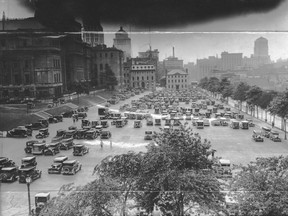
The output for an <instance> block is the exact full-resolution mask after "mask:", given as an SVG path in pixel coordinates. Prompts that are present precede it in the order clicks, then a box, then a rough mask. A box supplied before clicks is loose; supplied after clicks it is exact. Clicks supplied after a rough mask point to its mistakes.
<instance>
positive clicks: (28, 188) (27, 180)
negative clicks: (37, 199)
mask: <svg viewBox="0 0 288 216" xmlns="http://www.w3.org/2000/svg"><path fill="white" fill-rule="evenodd" d="M31 182H32V179H31V177H30V176H27V177H26V184H27V190H28V205H29V212H28V216H30V215H31V199H30V183H31Z"/></svg>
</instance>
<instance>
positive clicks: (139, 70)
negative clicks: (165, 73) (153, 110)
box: [129, 64, 156, 91]
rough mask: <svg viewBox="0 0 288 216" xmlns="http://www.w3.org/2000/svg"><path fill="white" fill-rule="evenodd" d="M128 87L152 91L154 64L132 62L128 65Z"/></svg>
mask: <svg viewBox="0 0 288 216" xmlns="http://www.w3.org/2000/svg"><path fill="white" fill-rule="evenodd" d="M129 73H130V87H131V88H142V89H149V90H151V91H154V90H155V89H156V76H155V66H154V65H149V64H132V65H131V67H130V72H129Z"/></svg>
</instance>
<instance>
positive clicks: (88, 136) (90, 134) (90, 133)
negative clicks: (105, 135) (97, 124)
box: [85, 128, 98, 140]
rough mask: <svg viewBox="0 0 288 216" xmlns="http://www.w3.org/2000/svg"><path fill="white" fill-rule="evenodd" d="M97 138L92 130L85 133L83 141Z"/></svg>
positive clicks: (95, 132)
mask: <svg viewBox="0 0 288 216" xmlns="http://www.w3.org/2000/svg"><path fill="white" fill-rule="evenodd" d="M97 136H98V134H97V131H96V130H95V129H94V128H92V129H91V130H88V131H86V132H85V139H90V140H94V139H96V138H97Z"/></svg>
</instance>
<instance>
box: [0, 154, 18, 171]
mask: <svg viewBox="0 0 288 216" xmlns="http://www.w3.org/2000/svg"><path fill="white" fill-rule="evenodd" d="M14 166H16V165H15V162H14V161H12V160H10V159H9V158H7V157H0V170H1V168H3V167H14Z"/></svg>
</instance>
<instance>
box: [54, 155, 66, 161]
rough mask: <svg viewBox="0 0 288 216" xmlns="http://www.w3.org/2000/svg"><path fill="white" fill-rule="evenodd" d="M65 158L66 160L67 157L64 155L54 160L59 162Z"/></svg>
mask: <svg viewBox="0 0 288 216" xmlns="http://www.w3.org/2000/svg"><path fill="white" fill-rule="evenodd" d="M65 158H67V159H68V156H65V155H62V156H58V157H56V158H54V160H61V159H65Z"/></svg>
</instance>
